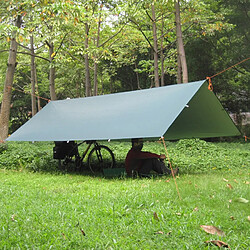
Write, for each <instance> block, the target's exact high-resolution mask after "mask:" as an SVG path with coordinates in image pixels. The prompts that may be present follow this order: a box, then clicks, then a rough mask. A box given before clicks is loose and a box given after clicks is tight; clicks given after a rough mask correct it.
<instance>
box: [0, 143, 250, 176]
mask: <svg viewBox="0 0 250 250" xmlns="http://www.w3.org/2000/svg"><path fill="white" fill-rule="evenodd" d="M242 140H243V139H242ZM103 144H105V145H106V146H108V147H109V148H110V149H111V150H112V151H113V152H114V155H115V159H116V162H117V167H124V160H125V158H126V154H127V152H128V151H129V149H130V148H131V143H130V142H110V143H103ZM2 145H3V146H1V147H2V148H3V149H2V150H1V153H0V168H3V169H15V170H20V169H21V170H24V169H26V170H31V171H56V170H57V166H58V163H57V161H56V160H53V156H52V151H53V146H54V144H53V143H26V142H25V143H19V142H16V143H13V142H11V143H8V144H2ZM0 149H1V148H0ZM79 150H80V153H81V152H83V151H84V146H83V147H81V148H80V149H79ZM167 150H168V153H169V157H170V160H171V164H172V166H173V168H175V167H179V168H180V172H181V173H182V174H185V173H204V172H211V171H218V170H222V171H226V172H228V171H233V172H234V171H238V170H239V169H241V170H246V169H247V168H248V167H249V166H250V162H249V159H250V146H249V143H246V142H244V141H242V143H240V142H231V143H227V142H223V143H211V142H206V141H204V140H199V139H189V140H180V141H178V142H167ZM143 151H150V152H154V153H157V154H166V152H165V149H164V147H163V145H162V143H160V142H157V143H156V142H145V143H144V147H143ZM166 164H168V161H167V160H166Z"/></svg>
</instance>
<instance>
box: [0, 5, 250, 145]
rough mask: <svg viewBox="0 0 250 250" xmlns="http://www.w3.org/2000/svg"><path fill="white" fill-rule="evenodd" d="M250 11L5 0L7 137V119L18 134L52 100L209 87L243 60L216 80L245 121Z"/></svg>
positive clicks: (1, 75) (1, 8)
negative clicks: (187, 85)
mask: <svg viewBox="0 0 250 250" xmlns="http://www.w3.org/2000/svg"><path fill="white" fill-rule="evenodd" d="M249 11H250V2H249V1H247V0H216V1H215V0H180V1H175V0H157V1H148V0H144V1H138V0H137V1H136V0H126V1H123V0H106V1H105V0H103V1H100V0H91V1H90V0H85V1H82V0H75V1H71V0H57V1H55V0H39V1H38V0H28V1H19V0H13V1H10V0H2V1H1V2H0V103H1V113H0V125H1V130H2V128H4V125H3V124H4V123H5V124H6V121H7V124H8V126H7V127H8V128H7V130H6V131H8V133H12V132H13V131H15V130H16V129H17V128H18V127H20V126H21V125H22V124H23V123H25V122H26V121H27V120H28V119H30V117H31V116H33V115H35V113H36V112H37V111H38V110H40V109H41V108H42V107H43V106H45V105H46V103H47V102H48V100H56V99H65V98H77V97H85V96H93V95H102V94H108V93H116V92H122V91H129V90H136V89H144V88H150V87H159V86H165V85H169V84H175V83H180V82H188V81H189V82H191V81H196V80H202V79H205V78H206V77H208V76H213V75H214V74H216V73H218V72H221V71H222V70H223V69H226V68H228V67H230V66H232V65H235V64H237V63H238V62H242V61H244V60H245V61H244V62H242V63H241V64H238V65H237V66H235V67H233V68H232V69H230V70H228V71H225V72H224V73H223V74H220V75H218V76H216V78H213V79H212V82H213V90H214V92H215V93H216V95H217V97H218V98H219V99H220V101H221V102H222V104H223V106H224V107H225V108H226V109H227V111H229V112H231V113H235V114H237V118H238V120H239V124H241V123H240V119H242V117H241V114H242V112H248V110H249V89H250V87H249V85H250V84H249V82H250V67H249V66H250V60H246V59H249V54H250V53H249V52H250V49H249V27H250V20H249ZM180 31H181V32H180ZM183 59H184V60H183ZM6 96H7V98H6ZM39 96H40V97H42V98H39ZM5 110H7V111H5ZM9 111H10V113H8V112H9ZM2 131H3V130H2ZM4 137H5V135H4V134H1V136H0V140H3V139H4Z"/></svg>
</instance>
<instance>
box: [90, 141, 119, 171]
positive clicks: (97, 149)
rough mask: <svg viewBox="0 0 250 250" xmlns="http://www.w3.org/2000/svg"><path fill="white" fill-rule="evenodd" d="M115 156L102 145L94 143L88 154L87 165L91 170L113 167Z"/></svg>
mask: <svg viewBox="0 0 250 250" xmlns="http://www.w3.org/2000/svg"><path fill="white" fill-rule="evenodd" d="M114 165H115V157H114V154H113V152H112V151H111V150H110V149H109V148H108V147H107V146H104V145H95V146H94V148H92V150H91V151H90V153H89V156H88V166H89V169H90V170H91V171H92V172H93V173H96V172H100V171H102V170H103V169H104V168H113V167H114Z"/></svg>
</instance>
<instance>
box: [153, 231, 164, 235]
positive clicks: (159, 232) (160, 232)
mask: <svg viewBox="0 0 250 250" xmlns="http://www.w3.org/2000/svg"><path fill="white" fill-rule="evenodd" d="M155 234H164V232H162V231H158V232H156V233H155Z"/></svg>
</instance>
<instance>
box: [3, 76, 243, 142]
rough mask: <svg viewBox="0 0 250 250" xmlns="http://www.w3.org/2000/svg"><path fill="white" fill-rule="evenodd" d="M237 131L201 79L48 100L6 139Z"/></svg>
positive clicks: (169, 135)
mask: <svg viewBox="0 0 250 250" xmlns="http://www.w3.org/2000/svg"><path fill="white" fill-rule="evenodd" d="M236 135H240V132H239V130H238V129H237V128H236V126H235V125H234V123H233V121H232V120H231V118H230V117H229V115H228V114H227V112H226V111H225V110H224V108H223V107H222V105H221V104H220V102H219V100H218V99H217V97H216V96H215V94H214V93H213V92H212V91H210V90H209V89H208V84H207V82H206V80H203V81H197V82H191V83H186V84H175V85H169V86H165V87H159V88H151V89H145V90H136V91H130V92H121V93H117V94H109V95H102V96H94V97H85V98H77V99H66V100H58V101H50V102H49V103H48V104H47V105H46V106H45V107H44V108H43V109H42V110H41V111H39V112H38V113H37V114H36V115H35V116H34V117H32V118H31V119H30V120H29V121H28V122H26V123H25V124H24V125H23V126H21V127H20V128H19V129H18V130H17V131H16V132H14V133H13V134H12V135H11V136H10V137H9V138H8V139H7V140H8V141H75V140H109V139H110V140H120V139H130V138H147V139H155V138H160V137H162V136H163V137H164V138H165V139H166V140H175V139H183V138H208V137H221V136H236Z"/></svg>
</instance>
